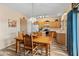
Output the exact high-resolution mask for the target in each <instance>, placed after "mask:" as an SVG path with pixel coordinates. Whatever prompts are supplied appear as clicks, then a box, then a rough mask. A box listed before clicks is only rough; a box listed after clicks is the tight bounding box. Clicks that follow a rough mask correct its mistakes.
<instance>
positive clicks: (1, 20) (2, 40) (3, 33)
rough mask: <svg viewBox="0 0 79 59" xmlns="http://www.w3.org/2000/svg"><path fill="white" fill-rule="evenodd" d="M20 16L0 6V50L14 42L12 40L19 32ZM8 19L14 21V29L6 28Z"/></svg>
mask: <svg viewBox="0 0 79 59" xmlns="http://www.w3.org/2000/svg"><path fill="white" fill-rule="evenodd" d="M22 16H23V15H22V14H21V13H19V12H16V11H14V10H12V9H10V8H8V7H6V6H4V5H1V4H0V49H2V48H5V47H7V46H9V45H11V44H13V43H15V42H16V41H15V39H14V38H15V37H16V34H17V33H18V31H20V21H19V18H20V17H22ZM8 19H14V20H16V21H17V26H16V27H15V28H11V27H8Z"/></svg>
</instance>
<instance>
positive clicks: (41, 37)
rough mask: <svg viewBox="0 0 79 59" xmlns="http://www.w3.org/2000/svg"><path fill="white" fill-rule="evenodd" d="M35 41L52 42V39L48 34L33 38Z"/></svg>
mask: <svg viewBox="0 0 79 59" xmlns="http://www.w3.org/2000/svg"><path fill="white" fill-rule="evenodd" d="M33 42H35V43H44V44H50V43H51V40H50V38H49V37H47V36H39V37H37V38H35V39H33Z"/></svg>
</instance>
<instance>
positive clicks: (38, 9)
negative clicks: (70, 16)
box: [3, 3, 70, 17]
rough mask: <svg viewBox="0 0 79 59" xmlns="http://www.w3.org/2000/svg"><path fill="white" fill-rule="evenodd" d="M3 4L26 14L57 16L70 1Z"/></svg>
mask: <svg viewBox="0 0 79 59" xmlns="http://www.w3.org/2000/svg"><path fill="white" fill-rule="evenodd" d="M3 5H5V6H7V7H9V8H11V9H14V10H16V11H19V12H21V13H23V14H24V15H26V16H28V17H31V16H46V15H49V16H52V17H57V16H59V15H62V14H63V13H64V10H65V9H66V8H68V7H69V5H70V4H69V3H3Z"/></svg>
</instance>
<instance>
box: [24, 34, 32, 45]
mask: <svg viewBox="0 0 79 59" xmlns="http://www.w3.org/2000/svg"><path fill="white" fill-rule="evenodd" d="M24 46H28V47H33V41H32V38H31V36H29V35H28V34H26V35H24Z"/></svg>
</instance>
